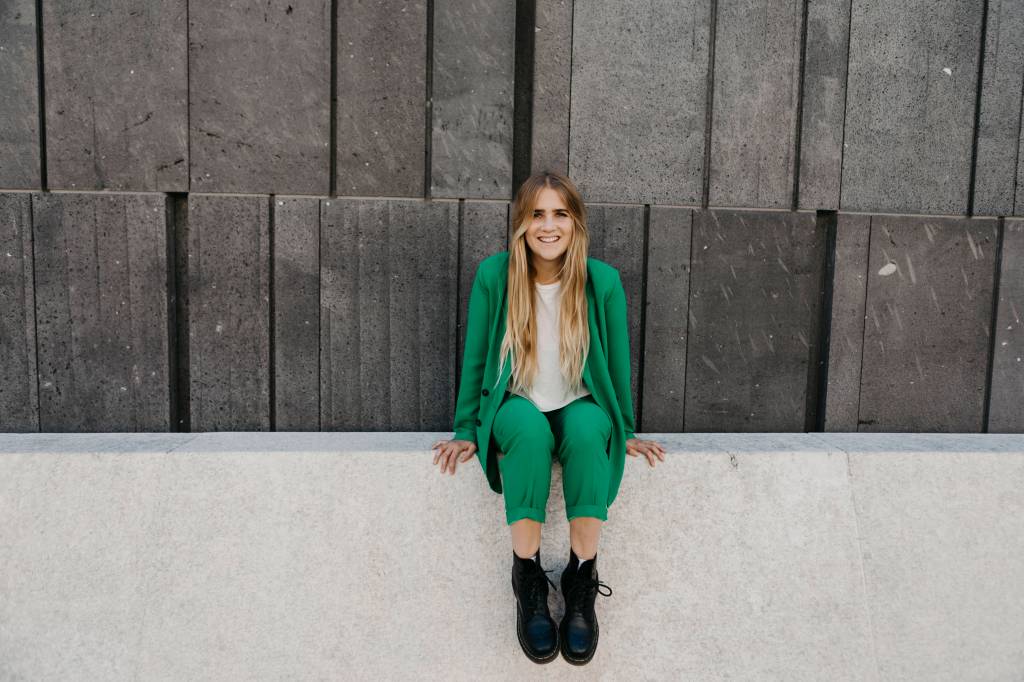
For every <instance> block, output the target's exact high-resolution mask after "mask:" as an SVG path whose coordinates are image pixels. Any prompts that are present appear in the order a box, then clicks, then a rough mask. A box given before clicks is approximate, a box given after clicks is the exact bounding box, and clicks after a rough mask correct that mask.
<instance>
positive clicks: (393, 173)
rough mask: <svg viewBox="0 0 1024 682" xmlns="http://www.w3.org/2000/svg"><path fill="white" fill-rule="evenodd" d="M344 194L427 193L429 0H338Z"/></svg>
mask: <svg viewBox="0 0 1024 682" xmlns="http://www.w3.org/2000/svg"><path fill="white" fill-rule="evenodd" d="M337 12H338V38H337V40H338V43H337V55H338V69H337V73H338V77H337V84H338V89H337V93H338V113H337V115H338V121H337V124H338V125H337V146H338V148H337V159H338V167H337V171H338V189H337V191H338V194H342V195H362V196H399V197H402V196H405V197H422V196H423V173H424V162H425V150H424V147H425V146H426V130H425V115H424V105H425V102H426V98H427V91H426V71H427V65H426V61H427V10H426V3H425V2H424V1H423V0H412V1H408V2H397V3H396V2H391V1H389V0H376V1H375V2H363V1H361V0H340V2H338V9H337Z"/></svg>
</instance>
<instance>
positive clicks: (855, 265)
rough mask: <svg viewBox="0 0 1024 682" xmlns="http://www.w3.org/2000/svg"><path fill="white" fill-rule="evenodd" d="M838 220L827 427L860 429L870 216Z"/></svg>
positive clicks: (844, 216) (843, 215)
mask: <svg viewBox="0 0 1024 682" xmlns="http://www.w3.org/2000/svg"><path fill="white" fill-rule="evenodd" d="M837 219H838V223H837V225H836V247H835V248H836V255H835V271H834V275H833V280H832V319H831V323H830V330H829V339H828V383H827V386H826V388H825V430H826V431H856V430H857V415H858V410H859V407H860V374H861V353H862V351H863V348H864V299H865V298H866V297H867V288H868V279H867V274H868V240H869V238H870V236H871V216H868V215H859V214H855V213H840V214H838V216H837Z"/></svg>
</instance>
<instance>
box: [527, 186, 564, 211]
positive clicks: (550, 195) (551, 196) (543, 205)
mask: <svg viewBox="0 0 1024 682" xmlns="http://www.w3.org/2000/svg"><path fill="white" fill-rule="evenodd" d="M559 208H563V209H564V208H567V207H566V205H565V202H564V201H562V195H561V194H559V193H558V192H556V191H555V190H553V189H551V188H550V187H545V188H544V189H542V190H541V191H540V194H539V195H538V196H537V205H536V206H534V207H533V210H535V211H545V210H555V209H559Z"/></svg>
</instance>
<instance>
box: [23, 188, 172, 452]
mask: <svg viewBox="0 0 1024 682" xmlns="http://www.w3.org/2000/svg"><path fill="white" fill-rule="evenodd" d="M32 215H33V231H34V237H33V239H34V242H35V277H36V291H35V293H36V328H37V335H38V344H39V351H38V352H39V428H40V430H41V431H61V432H67V431H167V430H168V429H169V428H170V388H169V387H170V379H169V376H168V367H169V364H168V360H169V348H168V320H167V311H168V297H167V296H168V295H167V279H168V278H167V272H168V270H167V267H168V264H167V216H166V202H165V198H164V197H163V195H160V194H120V193H102V194H84V193H73V194H65V193H45V194H36V195H33V205H32Z"/></svg>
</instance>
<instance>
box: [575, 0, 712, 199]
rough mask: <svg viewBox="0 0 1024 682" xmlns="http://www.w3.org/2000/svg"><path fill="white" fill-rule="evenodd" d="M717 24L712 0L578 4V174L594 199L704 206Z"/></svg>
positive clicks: (584, 190) (598, 0) (605, 0)
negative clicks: (711, 52) (713, 25)
mask: <svg viewBox="0 0 1024 682" xmlns="http://www.w3.org/2000/svg"><path fill="white" fill-rule="evenodd" d="M710 17H711V3H710V0H684V1H679V0H644V2H639V3H636V2H633V3H622V2H616V1H615V0H596V1H595V0H592V1H590V2H581V3H579V4H577V5H576V7H575V10H574V16H573V31H572V46H573V47H572V50H573V54H572V107H571V124H570V128H569V172H570V177H572V179H573V181H574V182H575V183H576V185H577V186H578V187H579V189H580V192H581V193H582V194H583V198H584V199H585V200H586V201H587V202H591V201H595V202H600V201H615V202H627V203H658V204H694V203H699V202H700V199H701V192H702V189H703V182H704V129H705V127H706V125H705V121H706V106H705V103H706V98H707V65H708V49H709V48H708V36H709V24H710V21H711V18H710Z"/></svg>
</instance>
